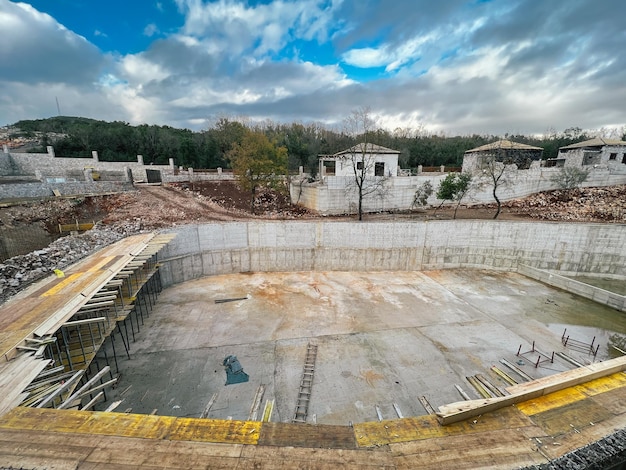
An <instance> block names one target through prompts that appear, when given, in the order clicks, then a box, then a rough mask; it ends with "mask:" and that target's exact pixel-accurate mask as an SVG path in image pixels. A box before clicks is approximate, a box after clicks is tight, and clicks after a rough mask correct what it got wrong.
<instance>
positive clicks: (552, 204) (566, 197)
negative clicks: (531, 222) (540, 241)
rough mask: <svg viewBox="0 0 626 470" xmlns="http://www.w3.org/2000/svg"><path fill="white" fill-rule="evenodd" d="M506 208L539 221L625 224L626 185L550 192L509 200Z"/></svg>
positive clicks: (503, 205) (491, 205)
mask: <svg viewBox="0 0 626 470" xmlns="http://www.w3.org/2000/svg"><path fill="white" fill-rule="evenodd" d="M486 207H495V206H494V205H493V204H490V205H488V206H486ZM502 207H503V208H504V209H506V210H507V211H508V212H510V213H512V214H517V215H523V216H526V217H531V218H533V219H538V220H555V221H569V222H604V223H607V222H609V223H625V222H626V185H618V186H607V187H603V188H576V189H558V190H554V191H546V192H543V193H537V194H533V195H531V196H528V197H526V198H523V199H516V200H513V201H508V202H506V203H504V204H502Z"/></svg>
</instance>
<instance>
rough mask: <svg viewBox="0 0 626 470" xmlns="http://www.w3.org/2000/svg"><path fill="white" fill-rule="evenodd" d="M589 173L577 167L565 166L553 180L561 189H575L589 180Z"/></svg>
mask: <svg viewBox="0 0 626 470" xmlns="http://www.w3.org/2000/svg"><path fill="white" fill-rule="evenodd" d="M588 176H589V171H587V170H583V169H582V168H578V167H575V166H564V167H563V168H561V169H560V170H559V172H558V173H557V174H556V175H554V176H553V177H552V179H551V181H552V182H553V183H556V184H557V186H558V187H559V188H560V189H573V188H577V187H578V186H580V185H581V184H582V183H583V182H585V181H586V180H587V177H588Z"/></svg>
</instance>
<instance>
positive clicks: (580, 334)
mask: <svg viewBox="0 0 626 470" xmlns="http://www.w3.org/2000/svg"><path fill="white" fill-rule="evenodd" d="M553 300H554V301H553V302H552V303H551V304H547V305H546V308H544V309H542V310H541V311H534V312H532V313H529V314H528V315H529V316H530V317H532V318H534V319H535V320H538V321H540V322H542V323H544V324H545V325H546V326H547V327H548V329H549V330H550V331H551V332H552V333H554V334H555V335H558V336H559V337H561V336H562V335H563V333H564V332H565V331H566V330H567V332H566V333H565V335H566V336H569V337H570V338H571V339H574V340H576V342H581V343H586V344H589V345H591V344H592V343H593V344H594V350H595V346H596V345H597V344H600V349H599V350H598V354H597V356H596V358H595V360H605V359H609V358H613V357H617V356H620V355H622V354H621V353H620V352H619V351H618V350H617V349H615V348H616V347H617V348H619V349H621V350H622V351H626V313H624V312H619V311H617V310H615V309H613V308H610V307H607V306H605V305H600V304H597V303H595V302H593V301H591V300H588V299H584V298H582V297H579V296H576V295H573V294H569V293H565V292H563V293H562V294H560V295H557V296H554V299H553ZM594 338H595V339H594ZM573 352H575V353H576V355H578V356H580V357H588V359H589V360H590V361H593V360H594V357H593V354H591V355H588V354H587V353H586V352H584V351H579V350H578V348H576V350H574V351H573Z"/></svg>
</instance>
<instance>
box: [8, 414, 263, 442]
mask: <svg viewBox="0 0 626 470" xmlns="http://www.w3.org/2000/svg"><path fill="white" fill-rule="evenodd" d="M261 426H262V423H260V422H258V421H230V420H216V419H198V418H176V417H174V416H156V415H140V414H130V413H129V414H127V413H111V412H103V411H93V412H92V411H75V410H55V409H50V408H45V409H39V408H22V407H18V408H15V409H13V410H11V411H10V412H9V413H7V414H6V415H4V416H2V417H0V429H12V430H40V431H48V432H60V433H78V434H92V435H98V434H100V435H109V436H120V437H139V438H144V439H169V440H173V441H200V442H218V443H230V444H257V443H258V441H259V435H260V431H261Z"/></svg>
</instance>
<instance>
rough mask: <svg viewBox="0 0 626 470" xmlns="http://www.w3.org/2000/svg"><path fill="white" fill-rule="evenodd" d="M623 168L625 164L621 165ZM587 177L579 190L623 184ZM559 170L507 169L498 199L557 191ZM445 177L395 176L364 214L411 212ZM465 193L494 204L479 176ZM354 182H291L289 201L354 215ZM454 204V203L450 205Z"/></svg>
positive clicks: (604, 174) (610, 174) (621, 179)
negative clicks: (421, 190) (427, 188)
mask: <svg viewBox="0 0 626 470" xmlns="http://www.w3.org/2000/svg"><path fill="white" fill-rule="evenodd" d="M623 166H625V167H626V165H623ZM588 170H589V176H588V177H587V180H586V181H585V182H584V183H583V184H582V185H581V186H583V187H595V186H611V185H616V184H626V172H623V173H615V172H614V171H612V170H610V169H609V168H608V167H606V166H598V168H593V167H592V168H588ZM560 171H561V169H560V168H542V167H538V166H534V167H531V168H530V169H528V170H515V169H511V170H510V173H508V174H507V176H506V179H507V184H502V185H500V186H499V187H498V192H497V194H498V198H499V199H500V200H501V201H508V200H511V199H516V198H520V197H526V196H529V195H531V194H534V193H538V192H541V191H548V190H552V189H558V185H557V184H556V183H555V182H554V181H552V179H553V178H554V177H555V176H556V175H557V174H558V173H559V172H560ZM445 176H446V174H443V175H442V174H437V175H429V174H428V173H425V174H420V175H417V176H398V177H393V178H389V179H388V180H386V181H385V183H384V190H383V191H381V192H380V194H371V195H369V196H366V197H364V198H363V207H364V210H365V211H366V212H382V211H393V210H408V209H411V205H412V203H413V198H414V196H415V191H417V188H418V187H419V186H421V185H422V184H423V183H425V182H426V181H430V183H431V184H432V187H433V189H434V192H436V191H437V188H438V186H439V183H440V182H441V180H443V179H444V178H445ZM473 176H474V177H473V181H472V186H473V188H472V189H470V191H469V193H468V194H467V195H466V196H465V197H464V198H463V200H462V204H464V205H471V204H488V203H493V202H495V200H494V198H493V194H492V191H493V187H492V186H491V185H490V183H489V178H488V177H487V176H483V175H482V174H474V175H473ZM353 188H354V180H353V178H350V177H341V176H327V177H325V178H323V179H322V181H317V182H314V183H302V184H301V183H300V182H293V183H292V184H291V185H290V188H289V189H290V193H291V200H292V201H293V202H298V203H300V204H301V205H303V206H305V207H308V208H310V209H313V210H315V211H318V212H319V213H320V214H325V215H338V214H347V213H356V211H357V209H356V208H357V205H358V198H357V193H356V191H355V190H354V189H353ZM440 203H441V200H440V199H437V198H436V197H435V195H434V194H433V195H431V196H430V197H429V198H428V204H429V205H431V206H436V205H439V204H440ZM450 204H456V203H450Z"/></svg>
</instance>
